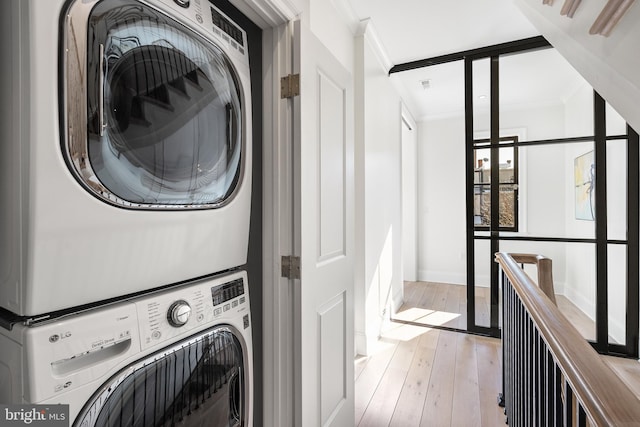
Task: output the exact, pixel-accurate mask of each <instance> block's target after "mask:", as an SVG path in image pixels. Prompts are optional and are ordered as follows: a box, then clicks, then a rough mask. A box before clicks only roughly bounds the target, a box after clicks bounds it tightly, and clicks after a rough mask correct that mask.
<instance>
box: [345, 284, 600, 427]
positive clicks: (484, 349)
mask: <svg viewBox="0 0 640 427" xmlns="http://www.w3.org/2000/svg"><path fill="white" fill-rule="evenodd" d="M465 289H466V288H465V287H464V286H459V285H448V284H442V283H426V282H406V283H405V303H404V304H403V306H402V307H401V308H400V310H399V312H398V313H397V314H396V315H395V318H396V319H398V320H400V321H408V322H412V324H411V325H407V324H401V323H392V324H391V327H390V328H389V329H388V330H387V331H386V332H385V333H384V334H383V336H382V337H381V340H380V344H379V347H378V349H377V350H376V351H375V352H374V354H373V355H372V356H370V357H359V358H357V359H356V362H355V380H356V383H355V393H356V396H355V400H356V402H355V404H356V417H355V418H356V419H355V425H357V426H362V427H369V426H372V427H379V426H401V427H405V426H407V427H410V426H435V427H446V426H464V427H466V426H491V427H494V426H504V425H505V424H504V414H503V411H502V408H500V407H499V406H498V405H497V402H496V398H497V395H498V393H499V392H500V387H501V365H500V363H501V354H500V352H501V347H500V340H498V339H494V338H484V337H478V336H473V335H467V334H464V333H460V332H450V331H446V330H438V329H432V328H428V327H425V326H419V325H421V324H422V325H427V324H431V325H439V326H446V327H450V328H459V329H465V328H466V321H467V320H466V290H465ZM557 298H558V307H560V309H561V310H562V312H563V313H564V314H565V315H566V316H567V318H568V319H569V320H570V321H571V323H573V324H574V325H575V326H576V328H577V329H578V330H579V331H580V332H581V333H582V334H583V336H585V338H592V336H593V335H595V327H594V323H593V321H592V320H591V319H589V317H587V316H586V315H585V314H584V313H583V312H582V311H580V310H579V309H578V308H576V307H575V306H574V305H573V304H572V303H571V302H570V301H569V300H567V299H566V298H564V297H562V296H558V297H557ZM476 312H477V314H476V315H477V316H478V323H479V324H482V323H481V322H482V319H485V318H486V321H487V323H488V316H489V294H488V289H487V288H476Z"/></svg>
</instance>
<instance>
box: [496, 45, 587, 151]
mask: <svg viewBox="0 0 640 427" xmlns="http://www.w3.org/2000/svg"><path fill="white" fill-rule="evenodd" d="M565 117H566V121H565ZM500 127H501V129H523V130H524V137H523V139H522V141H535V140H544V139H552V138H562V137H575V136H588V135H593V90H592V89H591V87H590V86H589V85H588V84H587V83H586V81H585V80H584V78H582V76H580V74H578V73H577V72H576V71H575V70H574V69H573V67H571V65H569V63H568V62H567V61H566V59H564V58H563V57H562V55H560V54H559V53H558V52H557V51H556V50H555V49H543V50H537V51H528V52H524V53H519V54H514V55H507V56H501V57H500Z"/></svg>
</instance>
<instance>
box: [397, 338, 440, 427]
mask: <svg viewBox="0 0 640 427" xmlns="http://www.w3.org/2000/svg"><path fill="white" fill-rule="evenodd" d="M438 336H439V331H437V330H434V329H428V328H425V333H424V334H422V335H421V336H420V341H419V342H418V347H417V348H416V352H415V355H414V357H413V360H412V361H411V366H410V367H409V371H408V373H407V378H406V380H405V382H404V385H403V387H402V391H401V393H400V396H399V398H398V403H397V404H396V407H395V410H394V412H393V417H392V418H391V423H390V424H389V426H394V427H395V426H397V427H412V426H419V425H420V419H421V418H422V408H423V406H424V402H425V399H426V395H427V391H428V389H429V379H430V377H431V370H432V368H433V359H434V357H435V353H436V348H437V345H438Z"/></svg>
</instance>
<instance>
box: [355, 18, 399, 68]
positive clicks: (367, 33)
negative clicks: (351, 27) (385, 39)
mask: <svg viewBox="0 0 640 427" xmlns="http://www.w3.org/2000/svg"><path fill="white" fill-rule="evenodd" d="M356 37H364V39H365V40H366V41H368V42H369V45H371V47H372V48H373V51H374V53H375V55H376V57H377V58H378V62H380V65H381V66H382V67H383V68H384V70H385V71H386V72H389V70H390V69H391V68H392V67H393V63H392V62H391V59H389V55H388V54H387V50H386V49H385V47H384V45H383V44H382V41H381V40H380V37H379V36H378V32H377V31H376V29H375V27H374V25H373V21H372V20H371V18H366V19H363V20H361V21H360V25H359V27H358V31H357V32H356Z"/></svg>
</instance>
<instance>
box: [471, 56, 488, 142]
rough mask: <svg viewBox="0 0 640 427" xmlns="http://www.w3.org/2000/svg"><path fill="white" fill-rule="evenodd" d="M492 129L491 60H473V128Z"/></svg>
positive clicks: (476, 129) (476, 130) (486, 130)
mask: <svg viewBox="0 0 640 427" xmlns="http://www.w3.org/2000/svg"><path fill="white" fill-rule="evenodd" d="M490 129H491V60H490V59H489V58H486V59H478V60H476V61H473V130H474V132H483V131H484V132H489V131H490Z"/></svg>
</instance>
